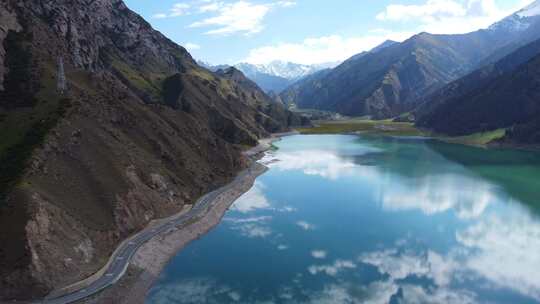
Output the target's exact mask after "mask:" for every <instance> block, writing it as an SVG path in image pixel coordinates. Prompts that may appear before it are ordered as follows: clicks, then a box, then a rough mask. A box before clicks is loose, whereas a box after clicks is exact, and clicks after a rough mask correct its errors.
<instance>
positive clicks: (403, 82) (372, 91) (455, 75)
mask: <svg viewBox="0 0 540 304" xmlns="http://www.w3.org/2000/svg"><path fill="white" fill-rule="evenodd" d="M539 3H540V2H539V1H536V2H535V3H533V4H531V5H530V6H528V7H526V8H525V9H523V10H520V11H519V12H516V13H515V14H513V15H511V16H509V17H507V18H505V19H503V20H501V21H500V22H497V23H495V24H493V25H492V26H491V27H489V28H488V29H485V30H479V31H476V32H472V33H468V34H460V35H433V34H428V33H420V34H418V35H415V36H413V37H411V38H410V39H408V40H406V41H404V42H402V43H389V44H387V45H382V46H381V48H376V49H375V50H374V51H371V52H368V53H361V54H358V55H355V56H353V57H351V58H350V59H348V60H346V61H345V62H343V63H342V64H341V65H339V66H337V67H336V68H333V69H331V70H328V71H325V72H323V73H318V74H316V75H313V77H311V78H310V79H309V80H305V81H301V82H298V83H296V84H294V85H292V86H290V87H289V88H288V89H286V90H284V91H283V92H282V93H281V94H280V96H281V99H282V100H283V102H285V103H287V104H296V105H297V106H298V107H299V108H311V109H320V110H328V111H334V112H338V113H341V114H345V115H350V116H363V115H371V116H372V117H374V118H389V117H395V116H397V115H400V114H402V113H404V112H408V111H411V110H413V109H415V108H416V107H417V106H418V104H419V103H420V102H421V101H422V100H424V97H425V96H428V95H430V94H432V93H434V92H436V91H437V90H438V89H441V88H443V87H444V86H445V85H446V84H448V83H450V82H452V81H454V80H457V79H459V78H460V77H463V76H465V75H467V74H468V73H470V72H472V71H474V70H475V69H478V68H480V67H482V66H484V65H487V64H490V63H494V62H497V61H498V60H500V59H501V58H504V57H505V56H506V55H508V54H511V53H512V52H514V51H515V50H517V49H519V48H520V47H522V46H524V45H526V44H528V43H530V42H532V41H534V40H536V39H538V38H540V26H539V23H538V21H539V17H538V13H540V9H539Z"/></svg>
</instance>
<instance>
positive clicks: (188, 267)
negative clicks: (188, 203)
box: [146, 135, 540, 304]
mask: <svg viewBox="0 0 540 304" xmlns="http://www.w3.org/2000/svg"><path fill="white" fill-rule="evenodd" d="M274 145H276V146H277V147H278V148H279V149H278V150H276V151H272V152H268V153H267V155H266V157H265V158H264V159H263V160H262V162H264V163H267V164H268V167H269V168H270V170H269V171H268V172H267V173H266V174H264V175H262V176H261V177H259V178H258V179H257V181H256V183H255V186H254V187H253V188H252V189H251V190H250V191H249V192H248V193H246V194H245V195H244V196H242V197H241V198H240V199H239V200H237V201H236V202H235V204H234V206H233V208H232V209H231V211H229V212H228V213H227V214H226V216H225V218H224V219H223V221H222V223H221V224H220V225H219V226H218V227H216V229H214V230H213V231H211V232H210V233H209V234H207V235H205V236H203V237H202V238H201V239H200V240H198V241H195V242H193V243H192V244H190V245H189V246H187V247H186V248H185V249H183V250H182V251H181V252H179V253H178V254H177V256H176V257H174V258H173V259H172V260H171V261H170V263H169V264H168V266H167V267H166V268H165V270H164V271H163V273H162V274H161V276H160V278H159V280H158V281H157V282H156V283H155V285H154V286H153V288H152V289H151V291H150V293H149V295H148V297H147V299H146V303H149V304H150V303H152V304H153V303H540V190H539V189H540V153H537V152H525V151H516V150H486V149H481V148H474V147H467V146H461V145H453V144H448V143H442V142H438V141H435V140H429V139H421V138H399V137H393V138H392V137H374V136H373V137H369V136H356V135H296V136H290V137H285V138H284V139H283V140H282V141H280V142H276V143H274Z"/></svg>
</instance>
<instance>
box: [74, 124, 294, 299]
mask: <svg viewBox="0 0 540 304" xmlns="http://www.w3.org/2000/svg"><path fill="white" fill-rule="evenodd" d="M292 134H296V133H294V132H292V133H282V134H275V135H274V136H272V137H270V138H265V139H262V140H260V142H259V145H258V146H256V147H254V148H252V149H250V150H248V151H246V152H245V155H246V156H249V157H250V158H251V159H252V160H253V161H252V164H251V166H250V168H248V169H246V171H245V172H246V173H247V174H245V175H244V176H243V178H242V179H241V180H239V181H237V182H236V183H235V185H233V187H230V188H229V189H228V190H227V191H225V192H223V193H221V194H220V195H219V196H217V197H216V199H215V200H214V201H213V202H212V203H211V204H210V207H209V208H208V211H207V212H206V213H205V214H204V215H203V216H202V217H200V218H197V219H193V221H192V222H190V223H188V224H187V225H185V226H184V227H175V228H173V229H170V230H168V231H166V232H165V233H163V234H161V235H159V236H158V237H155V238H153V239H152V240H150V241H149V242H147V243H145V244H144V245H143V246H141V247H140V248H139V250H138V251H137V253H136V255H135V256H134V258H133V260H132V262H131V263H130V266H129V267H128V270H127V271H126V274H125V275H124V277H123V278H122V279H121V280H119V282H118V283H117V284H115V285H114V286H112V287H110V288H108V289H107V290H104V291H102V292H101V293H99V294H97V295H95V296H93V297H91V298H88V299H86V300H84V301H82V302H81V303H86V304H98V303H99V304H101V303H106V304H108V303H111V304H112V303H126V304H127V303H130V304H132V303H135V304H137V303H144V300H145V297H146V294H147V292H148V291H149V289H150V288H151V287H152V285H153V283H154V282H155V281H156V279H157V278H158V277H159V274H160V273H161V271H162V270H163V268H164V267H165V266H166V265H167V263H168V262H169V260H170V259H171V258H173V257H174V256H175V255H176V254H177V253H178V252H179V251H180V250H181V249H182V248H184V247H185V246H186V245H188V244H189V243H190V242H191V241H194V240H196V239H198V238H200V237H201V236H203V235H205V234H206V233H208V232H209V231H210V230H211V229H213V228H214V227H215V226H217V225H218V224H219V223H220V222H221V219H222V218H223V216H224V215H225V213H226V212H227V210H228V209H229V208H230V207H231V205H232V204H233V203H234V202H235V201H236V200H237V199H238V198H239V197H240V196H242V195H243V194H244V193H246V192H247V191H248V190H249V189H251V187H252V186H253V184H254V182H255V180H256V178H257V177H258V176H260V175H261V174H263V173H264V172H266V170H267V169H268V168H267V167H266V166H264V165H262V164H260V163H259V162H257V160H258V159H260V157H261V156H262V155H263V153H264V152H265V151H267V150H268V149H269V148H270V147H271V146H272V143H273V142H274V141H276V140H279V139H280V138H281V137H282V136H287V135H292ZM179 215H180V214H179ZM155 224H158V223H155Z"/></svg>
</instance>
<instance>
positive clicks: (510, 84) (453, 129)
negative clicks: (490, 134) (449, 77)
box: [417, 40, 540, 144]
mask: <svg viewBox="0 0 540 304" xmlns="http://www.w3.org/2000/svg"><path fill="white" fill-rule="evenodd" d="M417 115H418V121H417V125H418V126H420V127H422V128H429V129H431V130H434V131H435V132H438V133H443V134H448V135H467V134H472V133H476V132H485V131H491V130H496V129H500V128H509V132H508V136H507V140H510V141H515V142H519V143H536V144H538V143H540V40H537V41H535V42H533V43H530V44H528V45H527V46H524V47H522V48H520V49H518V50H517V51H515V52H514V53H512V54H510V55H508V56H506V57H505V58H503V59H502V60H500V61H498V62H497V63H495V64H491V65H488V66H485V67H483V68H481V69H479V70H476V71H474V72H473V73H471V74H469V75H467V76H465V77H463V78H461V79H459V80H457V81H455V82H453V83H451V84H449V85H447V86H445V87H444V88H443V89H441V90H439V91H438V92H436V93H435V94H433V95H431V96H429V97H428V98H426V100H424V104H423V105H422V106H420V108H419V109H418V111H417Z"/></svg>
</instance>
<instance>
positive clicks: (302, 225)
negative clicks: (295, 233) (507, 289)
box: [296, 221, 315, 231]
mask: <svg viewBox="0 0 540 304" xmlns="http://www.w3.org/2000/svg"><path fill="white" fill-rule="evenodd" d="M296 225H298V227H300V228H302V229H304V230H306V231H308V230H314V229H315V225H313V224H310V223H308V222H306V221H298V222H296Z"/></svg>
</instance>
